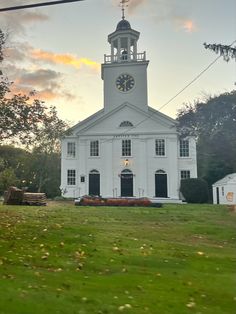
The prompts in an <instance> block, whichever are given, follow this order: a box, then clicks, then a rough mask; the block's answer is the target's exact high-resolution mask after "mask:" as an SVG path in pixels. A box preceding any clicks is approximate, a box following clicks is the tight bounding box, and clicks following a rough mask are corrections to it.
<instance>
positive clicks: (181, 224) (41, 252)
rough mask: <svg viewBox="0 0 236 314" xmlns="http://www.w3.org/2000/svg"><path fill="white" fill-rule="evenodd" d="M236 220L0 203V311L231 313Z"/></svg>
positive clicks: (235, 304) (204, 214) (218, 210)
mask: <svg viewBox="0 0 236 314" xmlns="http://www.w3.org/2000/svg"><path fill="white" fill-rule="evenodd" d="M235 227H236V214H235V213H232V212H229V211H228V209H227V208H226V207H223V206H214V205H165V206H164V207H163V208H140V207H137V208H119V207H114V208H102V207H101V208H99V207H97V208H96V207H75V206H73V204H71V203H69V202H64V203H51V204H49V206H47V207H20V206H2V205H0V314H44V313H52V314H59V313H61V314H116V313H130V314H131V313H135V314H145V313H147V314H185V313H194V314H234V313H235V308H236V282H235V270H236V263H235V262H236V246H235V239H236V231H235V230H236V228H235Z"/></svg>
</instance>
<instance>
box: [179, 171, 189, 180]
mask: <svg viewBox="0 0 236 314" xmlns="http://www.w3.org/2000/svg"><path fill="white" fill-rule="evenodd" d="M180 177H181V179H182V180H183V179H189V178H190V170H181V171H180Z"/></svg>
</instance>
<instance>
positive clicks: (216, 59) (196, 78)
mask: <svg viewBox="0 0 236 314" xmlns="http://www.w3.org/2000/svg"><path fill="white" fill-rule="evenodd" d="M234 43H236V40H234V41H233V42H232V44H231V45H229V46H230V47H231V46H232V45H233V44H234ZM221 57H222V55H220V56H218V57H217V58H215V59H214V60H213V61H212V62H211V63H210V64H209V65H208V66H207V67H206V68H204V69H203V70H202V71H201V72H200V73H199V74H198V75H197V76H195V78H194V79H192V80H191V81H190V82H189V83H188V84H187V85H185V86H184V87H183V88H182V89H181V90H180V91H179V92H178V93H177V94H175V95H174V96H173V97H172V98H170V99H169V100H168V101H167V102H166V103H164V104H163V105H162V106H161V107H159V108H158V110H161V109H163V108H164V107H165V106H167V105H168V104H169V103H170V102H172V101H173V100H174V99H175V98H176V97H178V96H179V95H180V94H182V92H183V91H185V90H186V89H187V88H188V87H189V86H190V85H192V84H193V83H194V82H196V81H197V80H198V79H199V78H200V77H201V76H202V75H203V74H204V73H205V72H206V71H208V70H209V69H210V68H211V67H212V66H213V65H214V64H215V63H216V62H217V61H218V60H219V59H220V58H221ZM153 115H154V114H150V115H149V116H147V117H146V118H144V119H143V120H141V121H140V122H138V123H137V124H135V125H134V126H133V127H131V128H130V129H129V130H127V131H125V132H123V133H122V134H125V133H128V132H129V131H130V130H132V129H135V128H136V127H137V126H139V125H140V124H142V123H143V122H145V121H147V120H148V119H150V118H151V117H152V116H153Z"/></svg>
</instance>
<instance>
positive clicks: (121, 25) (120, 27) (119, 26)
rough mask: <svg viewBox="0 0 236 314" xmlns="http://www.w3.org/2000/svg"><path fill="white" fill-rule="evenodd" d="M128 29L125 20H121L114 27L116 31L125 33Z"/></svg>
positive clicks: (128, 24)
mask: <svg viewBox="0 0 236 314" xmlns="http://www.w3.org/2000/svg"><path fill="white" fill-rule="evenodd" d="M128 29H131V26H130V23H129V22H128V21H126V20H121V21H120V22H119V23H118V24H117V27H116V30H117V31H126V30H128Z"/></svg>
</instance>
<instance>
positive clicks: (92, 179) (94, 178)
mask: <svg viewBox="0 0 236 314" xmlns="http://www.w3.org/2000/svg"><path fill="white" fill-rule="evenodd" d="M89 195H96V196H99V195H100V174H99V173H90V174H89Z"/></svg>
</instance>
